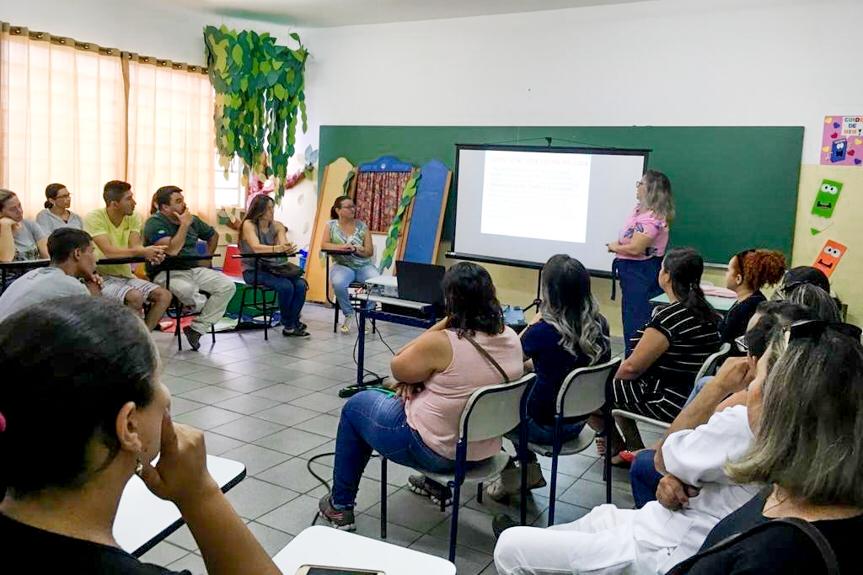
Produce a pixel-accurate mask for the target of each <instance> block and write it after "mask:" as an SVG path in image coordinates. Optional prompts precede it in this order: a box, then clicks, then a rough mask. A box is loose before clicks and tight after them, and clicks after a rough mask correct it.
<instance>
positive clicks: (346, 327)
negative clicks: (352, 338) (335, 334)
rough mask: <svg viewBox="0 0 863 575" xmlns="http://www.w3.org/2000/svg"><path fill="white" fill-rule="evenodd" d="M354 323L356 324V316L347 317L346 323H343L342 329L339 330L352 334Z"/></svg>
mask: <svg viewBox="0 0 863 575" xmlns="http://www.w3.org/2000/svg"><path fill="white" fill-rule="evenodd" d="M353 322H354V316H353V315H346V316H345V321H343V322H342V327H340V328H339V330H340V331H341V332H342V333H351V324H352V323H353Z"/></svg>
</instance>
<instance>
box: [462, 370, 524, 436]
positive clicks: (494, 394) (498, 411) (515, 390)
mask: <svg viewBox="0 0 863 575" xmlns="http://www.w3.org/2000/svg"><path fill="white" fill-rule="evenodd" d="M535 379H536V375H535V374H533V373H528V374H525V375H523V376H521V377H520V378H518V379H517V380H515V381H511V382H509V383H499V384H496V385H487V386H485V387H480V388H479V389H477V390H476V391H474V392H473V393H472V394H471V396H470V399H468V400H467V404H466V405H465V406H464V410H463V411H462V412H461V420H460V422H459V440H461V439H463V438H466V439H467V441H469V442H470V441H482V440H483V439H492V438H495V437H503V435H504V434H506V433H509V432H510V431H512V430H513V429H515V428H516V427H517V426H518V424H519V422H520V421H521V402H522V397H523V396H524V392H525V390H527V389H529V388H530V386H531V385H533V381H534V380H535Z"/></svg>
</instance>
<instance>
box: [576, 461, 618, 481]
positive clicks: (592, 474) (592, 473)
mask: <svg viewBox="0 0 863 575" xmlns="http://www.w3.org/2000/svg"><path fill="white" fill-rule="evenodd" d="M604 463H605V462H604V461H603V460H602V459H597V460H596V462H595V463H594V464H593V465H591V466H590V468H589V469H588V470H587V471H585V472H584V474H583V475H582V476H581V478H582V479H588V480H590V481H595V482H597V483H603V482H604V481H605V480H604V479H603V478H602V468H603V464H604ZM611 477H612V478H613V479H614V484H615V485H616V486H618V487H623V486H625V485H629V469H624V468H622V467H614V466H612V467H611Z"/></svg>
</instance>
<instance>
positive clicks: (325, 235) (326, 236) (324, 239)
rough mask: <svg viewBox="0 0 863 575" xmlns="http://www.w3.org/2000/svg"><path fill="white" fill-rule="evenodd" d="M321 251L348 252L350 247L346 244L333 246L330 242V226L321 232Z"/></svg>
mask: <svg viewBox="0 0 863 575" xmlns="http://www.w3.org/2000/svg"><path fill="white" fill-rule="evenodd" d="M321 249H322V250H330V251H340V252H350V251H351V246H349V245H346V244H334V243H333V242H331V241H330V226H324V230H323V231H322V232H321Z"/></svg>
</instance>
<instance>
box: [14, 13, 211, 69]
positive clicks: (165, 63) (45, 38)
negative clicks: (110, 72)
mask: <svg viewBox="0 0 863 575" xmlns="http://www.w3.org/2000/svg"><path fill="white" fill-rule="evenodd" d="M2 29H3V30H4V31H8V32H9V34H10V35H12V36H27V37H28V38H30V39H31V40H38V41H42V42H51V43H52V44H59V45H61V46H71V47H72V48H75V49H76V50H83V51H86V52H97V53H99V54H102V55H103V56H118V57H119V58H123V59H125V60H130V61H135V62H140V63H142V64H152V65H154V66H159V67H162V68H171V69H173V70H185V71H187V72H194V73H199V74H206V73H207V67H206V66H198V65H195V64H186V63H184V62H174V61H172V60H165V59H162V58H155V57H152V56H141V55H140V54H136V53H134V52H126V51H124V50H119V49H117V48H106V47H103V46H99V45H97V44H93V43H91V42H80V41H78V40H75V39H73V38H64V37H61V36H54V35H52V34H49V33H47V32H36V31H33V30H29V29H28V28H24V27H22V26H12V25H11V24H8V23H6V22H2Z"/></svg>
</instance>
